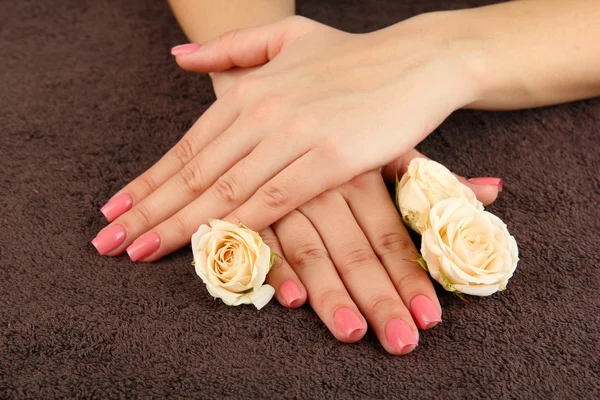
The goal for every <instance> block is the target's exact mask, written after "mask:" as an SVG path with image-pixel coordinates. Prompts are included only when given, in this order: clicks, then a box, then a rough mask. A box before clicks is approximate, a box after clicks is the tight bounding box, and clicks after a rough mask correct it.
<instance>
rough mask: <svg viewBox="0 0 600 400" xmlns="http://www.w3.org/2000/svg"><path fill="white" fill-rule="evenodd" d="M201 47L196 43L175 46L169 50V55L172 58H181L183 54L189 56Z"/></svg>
mask: <svg viewBox="0 0 600 400" xmlns="http://www.w3.org/2000/svg"><path fill="white" fill-rule="evenodd" d="M200 46H201V45H199V44H198V43H186V44H180V45H179V46H175V47H173V48H172V49H171V54H172V55H174V56H182V55H184V54H190V53H191V52H193V51H196V50H198V49H199V48H200Z"/></svg>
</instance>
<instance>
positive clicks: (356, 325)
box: [333, 307, 367, 337]
mask: <svg viewBox="0 0 600 400" xmlns="http://www.w3.org/2000/svg"><path fill="white" fill-rule="evenodd" d="M333 322H334V323H335V326H337V327H338V329H340V330H341V331H342V332H344V335H346V337H350V336H352V334H354V333H355V332H359V331H362V330H366V329H367V327H366V326H365V325H364V324H363V322H362V321H361V320H360V318H359V317H358V315H356V313H355V312H354V311H352V310H351V309H349V308H348V307H342V308H339V309H338V310H337V311H336V312H335V314H333Z"/></svg>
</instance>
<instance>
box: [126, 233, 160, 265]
mask: <svg viewBox="0 0 600 400" xmlns="http://www.w3.org/2000/svg"><path fill="white" fill-rule="evenodd" d="M159 247H160V236H158V234H157V233H154V232H152V233H148V234H147V235H144V236H142V237H139V238H137V239H136V240H135V242H133V243H131V245H130V246H129V247H128V248H127V254H129V258H131V261H138V260H143V259H144V258H146V257H148V256H150V255H151V254H152V253H154V252H155V251H156V250H158V248H159Z"/></svg>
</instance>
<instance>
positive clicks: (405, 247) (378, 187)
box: [341, 171, 442, 329]
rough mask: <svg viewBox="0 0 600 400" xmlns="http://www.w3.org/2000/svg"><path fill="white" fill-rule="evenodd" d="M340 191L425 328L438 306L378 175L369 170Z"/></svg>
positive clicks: (434, 320) (438, 313)
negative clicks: (366, 194)
mask: <svg viewBox="0 0 600 400" xmlns="http://www.w3.org/2000/svg"><path fill="white" fill-rule="evenodd" d="M341 193H343V194H344V196H345V198H346V200H347V202H348V204H349V206H350V209H351V210H352V214H353V215H354V217H355V218H356V221H357V223H358V224H359V225H360V228H361V229H362V231H363V232H364V233H365V234H366V236H367V238H368V240H369V243H370V245H371V247H372V248H373V249H374V250H375V253H376V254H377V257H379V259H380V260H381V262H382V263H383V265H384V267H385V269H386V271H387V273H388V275H389V277H390V278H391V281H392V282H393V284H394V287H395V288H396V290H397V292H398V293H399V294H400V297H401V298H402V301H403V302H404V304H405V305H406V306H407V307H408V309H409V310H410V312H411V314H412V317H413V319H414V321H415V322H416V324H417V326H418V327H419V328H421V329H429V328H432V327H434V326H435V325H437V323H438V322H441V321H442V309H441V306H440V303H439V301H438V298H437V295H436V294H435V289H434V287H433V285H432V283H431V280H430V279H429V276H428V274H427V272H425V270H423V268H421V266H419V265H418V264H417V263H415V262H413V261H412V260H416V259H418V258H419V256H418V254H419V253H418V252H417V249H416V248H415V245H414V244H413V242H412V239H411V238H410V235H409V234H408V231H407V230H406V228H405V227H404V224H403V223H402V220H401V219H400V215H399V214H398V211H396V208H395V206H394V203H393V202H392V199H391V198H390V196H389V194H388V192H387V188H386V187H385V184H384V182H383V179H382V178H381V175H380V174H379V173H378V172H377V171H373V172H369V173H366V174H363V175H361V176H359V177H357V178H354V179H353V180H352V181H351V182H349V183H348V184H346V185H344V186H343V188H342V190H341ZM365 193H368V194H369V195H368V196H365Z"/></svg>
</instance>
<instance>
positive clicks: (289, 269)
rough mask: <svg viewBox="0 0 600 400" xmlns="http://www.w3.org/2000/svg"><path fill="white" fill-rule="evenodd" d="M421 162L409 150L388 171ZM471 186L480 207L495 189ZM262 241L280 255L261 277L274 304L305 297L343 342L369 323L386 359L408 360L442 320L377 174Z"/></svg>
mask: <svg viewBox="0 0 600 400" xmlns="http://www.w3.org/2000/svg"><path fill="white" fill-rule="evenodd" d="M419 156H421V154H419V153H418V152H416V151H411V152H410V154H407V156H405V157H403V158H402V159H400V160H398V161H397V163H395V164H394V165H390V166H389V168H388V172H389V173H390V174H391V175H392V176H395V174H396V173H398V174H399V175H401V174H402V173H404V171H405V170H406V167H407V166H408V163H409V162H410V160H411V159H412V158H413V157H419ZM392 168H398V169H399V170H395V171H392ZM459 179H460V180H461V181H462V182H463V183H468V182H467V181H466V180H465V179H464V178H461V177H459ZM469 186H470V187H472V188H473V189H474V190H475V193H476V194H477V196H478V198H479V200H481V201H482V202H484V203H485V204H488V203H489V202H491V201H493V200H494V199H495V198H496V196H497V194H498V191H499V186H497V185H494V184H491V185H487V186H486V185H483V186H482V185H475V184H469ZM261 236H262V237H263V239H264V240H265V242H266V243H267V244H269V246H270V247H271V249H272V251H274V252H275V253H277V254H280V255H282V256H283V262H282V263H281V264H280V265H277V264H276V266H275V267H273V269H271V272H270V273H269V275H268V276H267V282H268V283H269V284H270V285H272V286H273V287H274V288H275V290H276V297H277V299H278V300H279V302H280V303H281V304H282V305H284V306H285V307H292V308H295V307H299V306H301V305H302V304H303V303H304V302H305V300H306V299H307V297H308V301H309V303H310V305H311V306H312V308H313V309H314V310H315V312H316V313H317V314H318V315H319V317H320V318H321V320H323V322H324V323H325V325H327V327H328V328H329V330H330V331H331V333H332V334H333V335H334V336H335V337H336V338H337V339H339V340H341V341H342V342H356V341H358V340H359V339H360V338H362V337H363V335H364V334H365V332H366V330H367V323H368V324H369V325H370V326H371V328H372V329H373V331H374V332H375V334H376V335H377V337H378V338H379V341H380V342H381V344H382V345H383V347H384V348H385V349H386V350H387V351H388V352H389V353H392V354H406V353H408V352H410V351H412V350H413V349H414V348H415V347H416V346H417V343H418V338H419V333H418V330H417V328H420V329H429V328H431V327H433V326H435V325H437V323H438V322H441V320H442V319H441V314H442V310H441V308H440V304H439V302H438V299H437V296H436V294H435V290H434V288H433V286H432V284H431V280H430V279H429V276H428V275H427V273H426V272H425V271H424V270H423V269H422V268H421V267H420V266H419V265H418V264H416V263H415V262H412V261H411V260H415V259H417V258H418V256H417V254H418V253H417V249H416V248H415V246H414V244H413V242H412V240H411V238H410V236H409V234H408V232H407V231H406V228H405V227H404V225H403V223H402V221H401V219H400V216H399V214H398V212H397V211H396V208H395V206H394V204H393V202H392V200H391V198H390V196H389V194H388V191H387V188H386V186H385V184H384V182H383V179H382V176H381V174H380V173H379V172H378V171H373V172H367V173H365V174H363V175H361V176H359V177H357V178H355V179H353V180H352V181H350V182H349V183H346V184H344V185H342V186H341V187H339V188H337V189H334V190H330V191H327V192H325V193H323V194H321V195H319V196H317V197H316V198H315V199H313V200H311V201H309V202H308V203H306V204H304V205H303V206H301V207H299V208H298V210H295V211H292V212H291V213H289V214H287V215H286V216H284V217H283V218H282V219H280V220H279V221H278V222H276V223H275V224H273V227H272V229H271V228H267V229H265V230H263V231H262V232H261Z"/></svg>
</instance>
